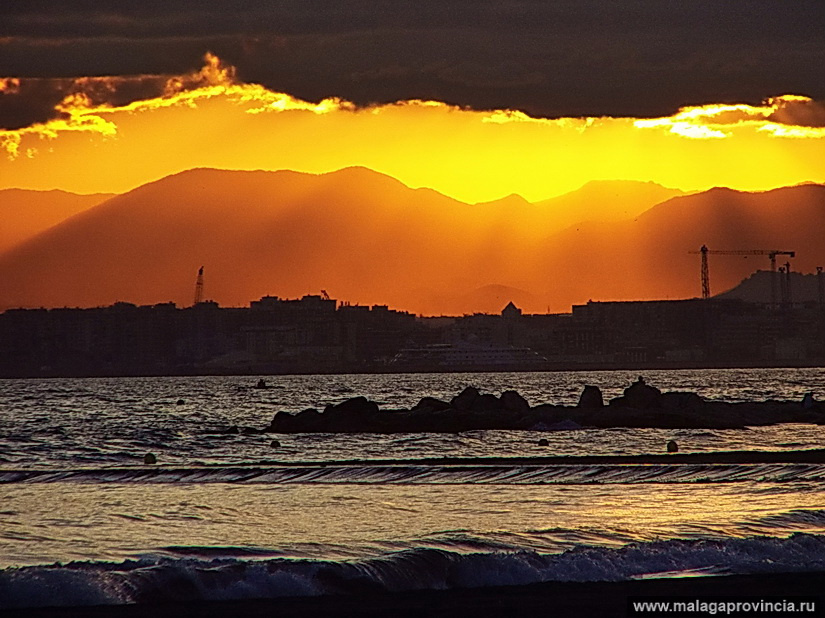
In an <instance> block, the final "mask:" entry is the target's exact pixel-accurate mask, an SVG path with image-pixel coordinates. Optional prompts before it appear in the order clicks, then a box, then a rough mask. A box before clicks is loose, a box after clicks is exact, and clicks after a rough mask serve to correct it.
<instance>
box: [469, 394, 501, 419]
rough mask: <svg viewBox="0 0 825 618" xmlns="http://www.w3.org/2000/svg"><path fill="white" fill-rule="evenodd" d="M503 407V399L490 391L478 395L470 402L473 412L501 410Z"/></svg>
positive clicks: (483, 412)
mask: <svg viewBox="0 0 825 618" xmlns="http://www.w3.org/2000/svg"><path fill="white" fill-rule="evenodd" d="M502 408H503V406H502V403H501V400H500V399H499V398H498V397H496V396H495V395H491V394H490V393H484V394H483V395H479V396H478V397H476V398H475V399H473V401H472V403H471V404H470V410H471V411H472V412H479V413H481V414H485V413H490V412H501V410H502Z"/></svg>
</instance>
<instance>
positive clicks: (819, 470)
mask: <svg viewBox="0 0 825 618" xmlns="http://www.w3.org/2000/svg"><path fill="white" fill-rule="evenodd" d="M823 480H825V465H823V464H725V463H717V464H589V465H565V464H561V465H523V466H513V465H409V464H398V465H368V464H364V465H293V466H203V467H198V466H195V467H128V468H127V467H124V468H96V469H90V468H81V469H69V470H0V484H2V483H56V482H72V483H232V484H236V483H265V484H289V483H345V484H346V483H359V484H405V483H406V484H462V485H466V484H471V485H472V484H512V485H543V484H616V483H671V484H672V483H732V482H743V481H752V482H770V483H784V482H794V483H798V482H804V481H823Z"/></svg>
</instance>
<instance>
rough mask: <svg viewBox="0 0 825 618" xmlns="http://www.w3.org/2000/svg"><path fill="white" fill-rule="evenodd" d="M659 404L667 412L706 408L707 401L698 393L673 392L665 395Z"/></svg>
mask: <svg viewBox="0 0 825 618" xmlns="http://www.w3.org/2000/svg"><path fill="white" fill-rule="evenodd" d="M659 404H660V405H661V406H662V408H664V409H665V410H697V409H699V408H701V407H702V406H704V404H705V400H704V399H702V398H701V397H700V396H699V395H697V394H696V393H691V392H681V391H673V392H670V393H663V394H662V396H661V398H660V399H659Z"/></svg>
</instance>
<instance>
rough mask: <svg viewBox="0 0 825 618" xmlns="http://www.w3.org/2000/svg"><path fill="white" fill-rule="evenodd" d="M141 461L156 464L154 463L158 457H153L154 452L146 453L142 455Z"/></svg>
mask: <svg viewBox="0 0 825 618" xmlns="http://www.w3.org/2000/svg"><path fill="white" fill-rule="evenodd" d="M143 463H145V464H156V463H158V458H157V457H155V454H154V453H146V454H145V455H144V456H143Z"/></svg>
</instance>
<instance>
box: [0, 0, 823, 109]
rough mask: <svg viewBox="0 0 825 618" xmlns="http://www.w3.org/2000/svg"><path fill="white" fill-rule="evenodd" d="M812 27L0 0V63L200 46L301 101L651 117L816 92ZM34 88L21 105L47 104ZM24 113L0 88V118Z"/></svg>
mask: <svg viewBox="0 0 825 618" xmlns="http://www.w3.org/2000/svg"><path fill="white" fill-rule="evenodd" d="M822 32H825V3H823V2H822V0H796V1H794V2H782V3H779V2H770V1H767V0H766V1H760V0H726V1H724V2H720V1H719V0H694V1H691V2H683V3H675V2H662V1H661V0H625V1H623V2H612V1H609V0H557V1H555V2H547V1H546V0H535V1H532V0H530V1H528V0H520V1H519V0H511V1H506V0H498V1H493V0H478V1H474V2H469V1H464V0H438V1H435V0H419V1H417V2H415V3H401V2H397V1H396V0H392V1H379V2H376V1H372V2H366V1H363V0H338V1H337V2H334V3H333V2H327V1H322V0H288V1H286V0H284V1H275V2H263V1H261V0H236V1H234V2H219V1H217V0H196V1H195V0H185V1H178V2H168V1H166V0H164V1H159V0H144V1H143V2H132V1H125V0H124V1H121V2H111V1H110V0H78V1H75V2H71V3H66V2H58V1H57V0H54V1H46V0H5V1H4V2H3V3H2V5H1V6H0V76H19V77H38V78H70V77H77V76H84V75H88V76H103V75H159V76H160V75H165V76H168V75H175V74H184V73H187V72H191V71H193V70H196V69H197V68H198V67H199V66H200V64H201V59H202V57H203V54H204V53H205V52H207V51H212V52H213V53H215V54H217V55H219V56H220V57H221V58H222V59H224V60H225V61H226V62H228V63H229V64H232V65H234V66H236V67H237V70H238V77H239V78H240V79H241V80H244V81H250V82H256V83H261V84H264V85H265V86H267V87H269V88H271V89H273V90H279V91H287V92H290V93H292V94H294V95H296V96H299V97H301V98H306V99H309V100H318V99H321V98H323V97H326V96H340V97H343V98H346V99H349V100H351V101H354V102H355V103H358V104H362V105H363V104H369V103H382V102H390V101H396V100H399V99H409V98H419V99H440V100H444V101H447V102H450V103H454V104H458V105H462V106H469V107H474V108H479V109H489V108H497V107H506V108H512V109H522V110H524V111H527V112H528V113H531V114H534V115H540V116H582V115H621V116H657V115H666V114H669V113H672V112H673V111H675V110H676V109H677V108H678V107H680V106H683V105H696V104H701V103H707V102H739V101H741V102H749V103H758V102H759V101H761V100H762V99H764V98H766V97H768V96H772V95H779V94H784V93H789V92H791V93H799V94H805V95H808V96H812V97H813V98H816V99H825V69H823V67H825V37H823V36H822ZM40 87H42V86H40ZM32 88H34V87H32ZM47 90H48V88H47ZM11 96H12V95H3V96H2V97H0V99H8V98H9V97H11ZM20 96H21V97H22V93H21V95H20ZM43 96H44V98H43V99H42V100H41V101H40V102H38V103H36V104H34V105H33V106H32V107H31V110H30V111H29V112H28V117H30V118H37V117H43V113H44V112H45V111H48V109H50V106H49V102H53V100H54V96H51V97H49V96H47V95H46V93H44V95H43ZM20 100H21V99H20V97H18V99H17V101H20ZM8 110H11V111H8ZM26 115H27V114H26V113H25V110H21V104H20V103H19V102H18V103H8V102H6V103H3V102H2V101H0V123H2V124H4V125H9V124H10V123H11V119H12V118H13V117H16V118H17V121H16V122H22V119H23V118H24V117H25V116H26ZM12 124H13V123H12Z"/></svg>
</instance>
